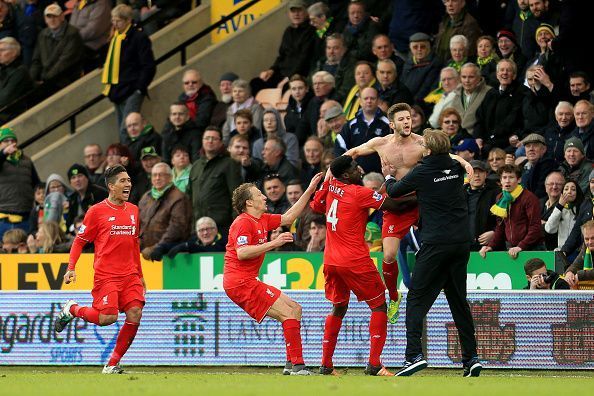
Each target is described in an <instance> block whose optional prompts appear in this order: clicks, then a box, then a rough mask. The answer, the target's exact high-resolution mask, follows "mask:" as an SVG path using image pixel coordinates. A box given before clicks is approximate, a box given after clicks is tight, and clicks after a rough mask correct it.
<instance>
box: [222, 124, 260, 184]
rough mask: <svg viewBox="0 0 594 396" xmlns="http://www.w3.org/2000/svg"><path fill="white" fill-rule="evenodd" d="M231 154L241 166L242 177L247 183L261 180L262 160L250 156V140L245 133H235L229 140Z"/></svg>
mask: <svg viewBox="0 0 594 396" xmlns="http://www.w3.org/2000/svg"><path fill="white" fill-rule="evenodd" d="M227 150H228V151H229V155H230V156H231V159H233V161H235V162H237V163H238V164H239V165H240V166H241V179H242V181H243V182H245V183H254V182H257V181H258V180H260V170H261V169H262V166H263V165H262V164H263V163H262V161H260V160H258V159H255V158H252V157H251V156H250V153H251V150H250V142H249V140H248V138H247V137H246V136H245V135H239V134H237V135H235V136H233V137H232V138H231V140H230V141H229V146H228V149H227Z"/></svg>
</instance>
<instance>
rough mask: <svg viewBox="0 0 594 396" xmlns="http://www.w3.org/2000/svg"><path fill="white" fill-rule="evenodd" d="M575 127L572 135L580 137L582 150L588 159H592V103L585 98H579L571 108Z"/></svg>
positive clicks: (593, 123)
mask: <svg viewBox="0 0 594 396" xmlns="http://www.w3.org/2000/svg"><path fill="white" fill-rule="evenodd" d="M573 116H574V118H575V125H576V128H575V129H574V131H573V135H574V136H577V137H579V138H580V140H581V141H582V143H583V144H584V152H585V153H586V157H587V158H588V159H594V122H592V120H593V119H594V105H593V104H592V103H590V102H588V101H586V100H580V101H579V102H577V103H576V104H575V107H574V108H573Z"/></svg>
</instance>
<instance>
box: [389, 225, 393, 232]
mask: <svg viewBox="0 0 594 396" xmlns="http://www.w3.org/2000/svg"><path fill="white" fill-rule="evenodd" d="M388 232H394V224H390V225H389V226H388Z"/></svg>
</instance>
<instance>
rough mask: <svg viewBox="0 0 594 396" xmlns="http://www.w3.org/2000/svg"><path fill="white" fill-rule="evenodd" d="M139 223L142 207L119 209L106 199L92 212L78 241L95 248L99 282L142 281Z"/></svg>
mask: <svg viewBox="0 0 594 396" xmlns="http://www.w3.org/2000/svg"><path fill="white" fill-rule="evenodd" d="M138 223H139V219H138V207H137V206H136V205H133V204H131V203H128V202H126V203H124V205H122V206H116V205H114V204H112V203H110V202H109V201H108V200H107V199H105V200H103V201H101V202H99V203H98V204H96V205H93V206H91V207H90V208H89V210H88V211H87V213H86V215H85V219H84V220H83V224H82V225H81V227H80V229H79V232H78V236H77V238H80V239H82V240H83V241H85V242H92V243H94V244H95V260H94V262H93V268H94V269H95V282H98V281H102V280H105V279H111V278H121V277H126V276H129V275H134V274H137V275H138V276H140V277H142V267H141V266H140V243H139V241H138V234H139V232H138V231H139V230H138ZM71 254H72V252H71Z"/></svg>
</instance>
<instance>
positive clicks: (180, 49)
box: [19, 0, 260, 148]
mask: <svg viewBox="0 0 594 396" xmlns="http://www.w3.org/2000/svg"><path fill="white" fill-rule="evenodd" d="M259 2H260V0H250V1H248V2H246V3H245V4H244V5H243V6H241V7H240V8H238V9H237V10H235V11H233V12H232V13H230V14H229V15H227V16H224V17H222V18H221V19H219V20H218V21H216V22H214V23H213V24H211V25H210V26H208V27H207V28H205V29H203V30H201V31H200V32H199V33H197V34H195V35H194V36H192V37H190V38H188V39H187V40H185V41H184V42H182V43H181V44H179V45H177V46H176V47H174V48H172V49H171V50H169V51H167V52H166V53H165V54H163V55H161V56H159V57H158V58H157V59H156V60H155V62H156V64H157V65H159V64H161V63H163V62H164V61H166V60H168V59H169V58H172V57H173V56H174V55H176V54H178V53H179V54H180V65H179V66H185V65H186V61H187V47H189V46H190V45H191V44H193V43H195V42H196V41H198V40H200V39H201V38H202V37H204V36H206V35H208V34H209V33H211V32H212V31H214V30H216V29H217V28H218V27H219V26H220V25H222V24H224V23H227V22H228V21H230V20H232V19H233V18H235V17H236V16H237V15H239V14H241V13H242V12H244V11H245V10H247V9H248V8H250V7H252V6H253V5H255V4H257V3H259ZM103 99H106V96H103V95H97V96H96V97H94V98H93V99H91V100H89V101H88V102H86V103H83V104H82V105H80V106H79V107H78V108H76V109H75V110H73V111H71V112H70V113H68V114H66V115H64V116H63V117H61V118H60V119H58V120H57V121H55V122H53V123H52V124H50V125H48V126H47V127H45V128H44V129H43V130H41V131H39V132H38V133H36V134H35V135H33V136H32V137H30V138H29V139H27V140H25V141H23V142H22V143H20V144H19V147H20V148H26V147H27V146H30V145H31V144H33V143H35V142H36V141H37V140H39V139H41V138H43V137H44V136H46V135H48V134H50V133H51V132H52V131H54V130H55V129H57V128H59V127H61V126H62V125H64V124H66V123H69V125H70V133H71V134H74V133H76V116H78V115H79V114H81V113H82V112H84V111H86V110H88V109H89V108H91V107H93V106H94V105H96V104H97V103H99V102H101V101H103Z"/></svg>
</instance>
